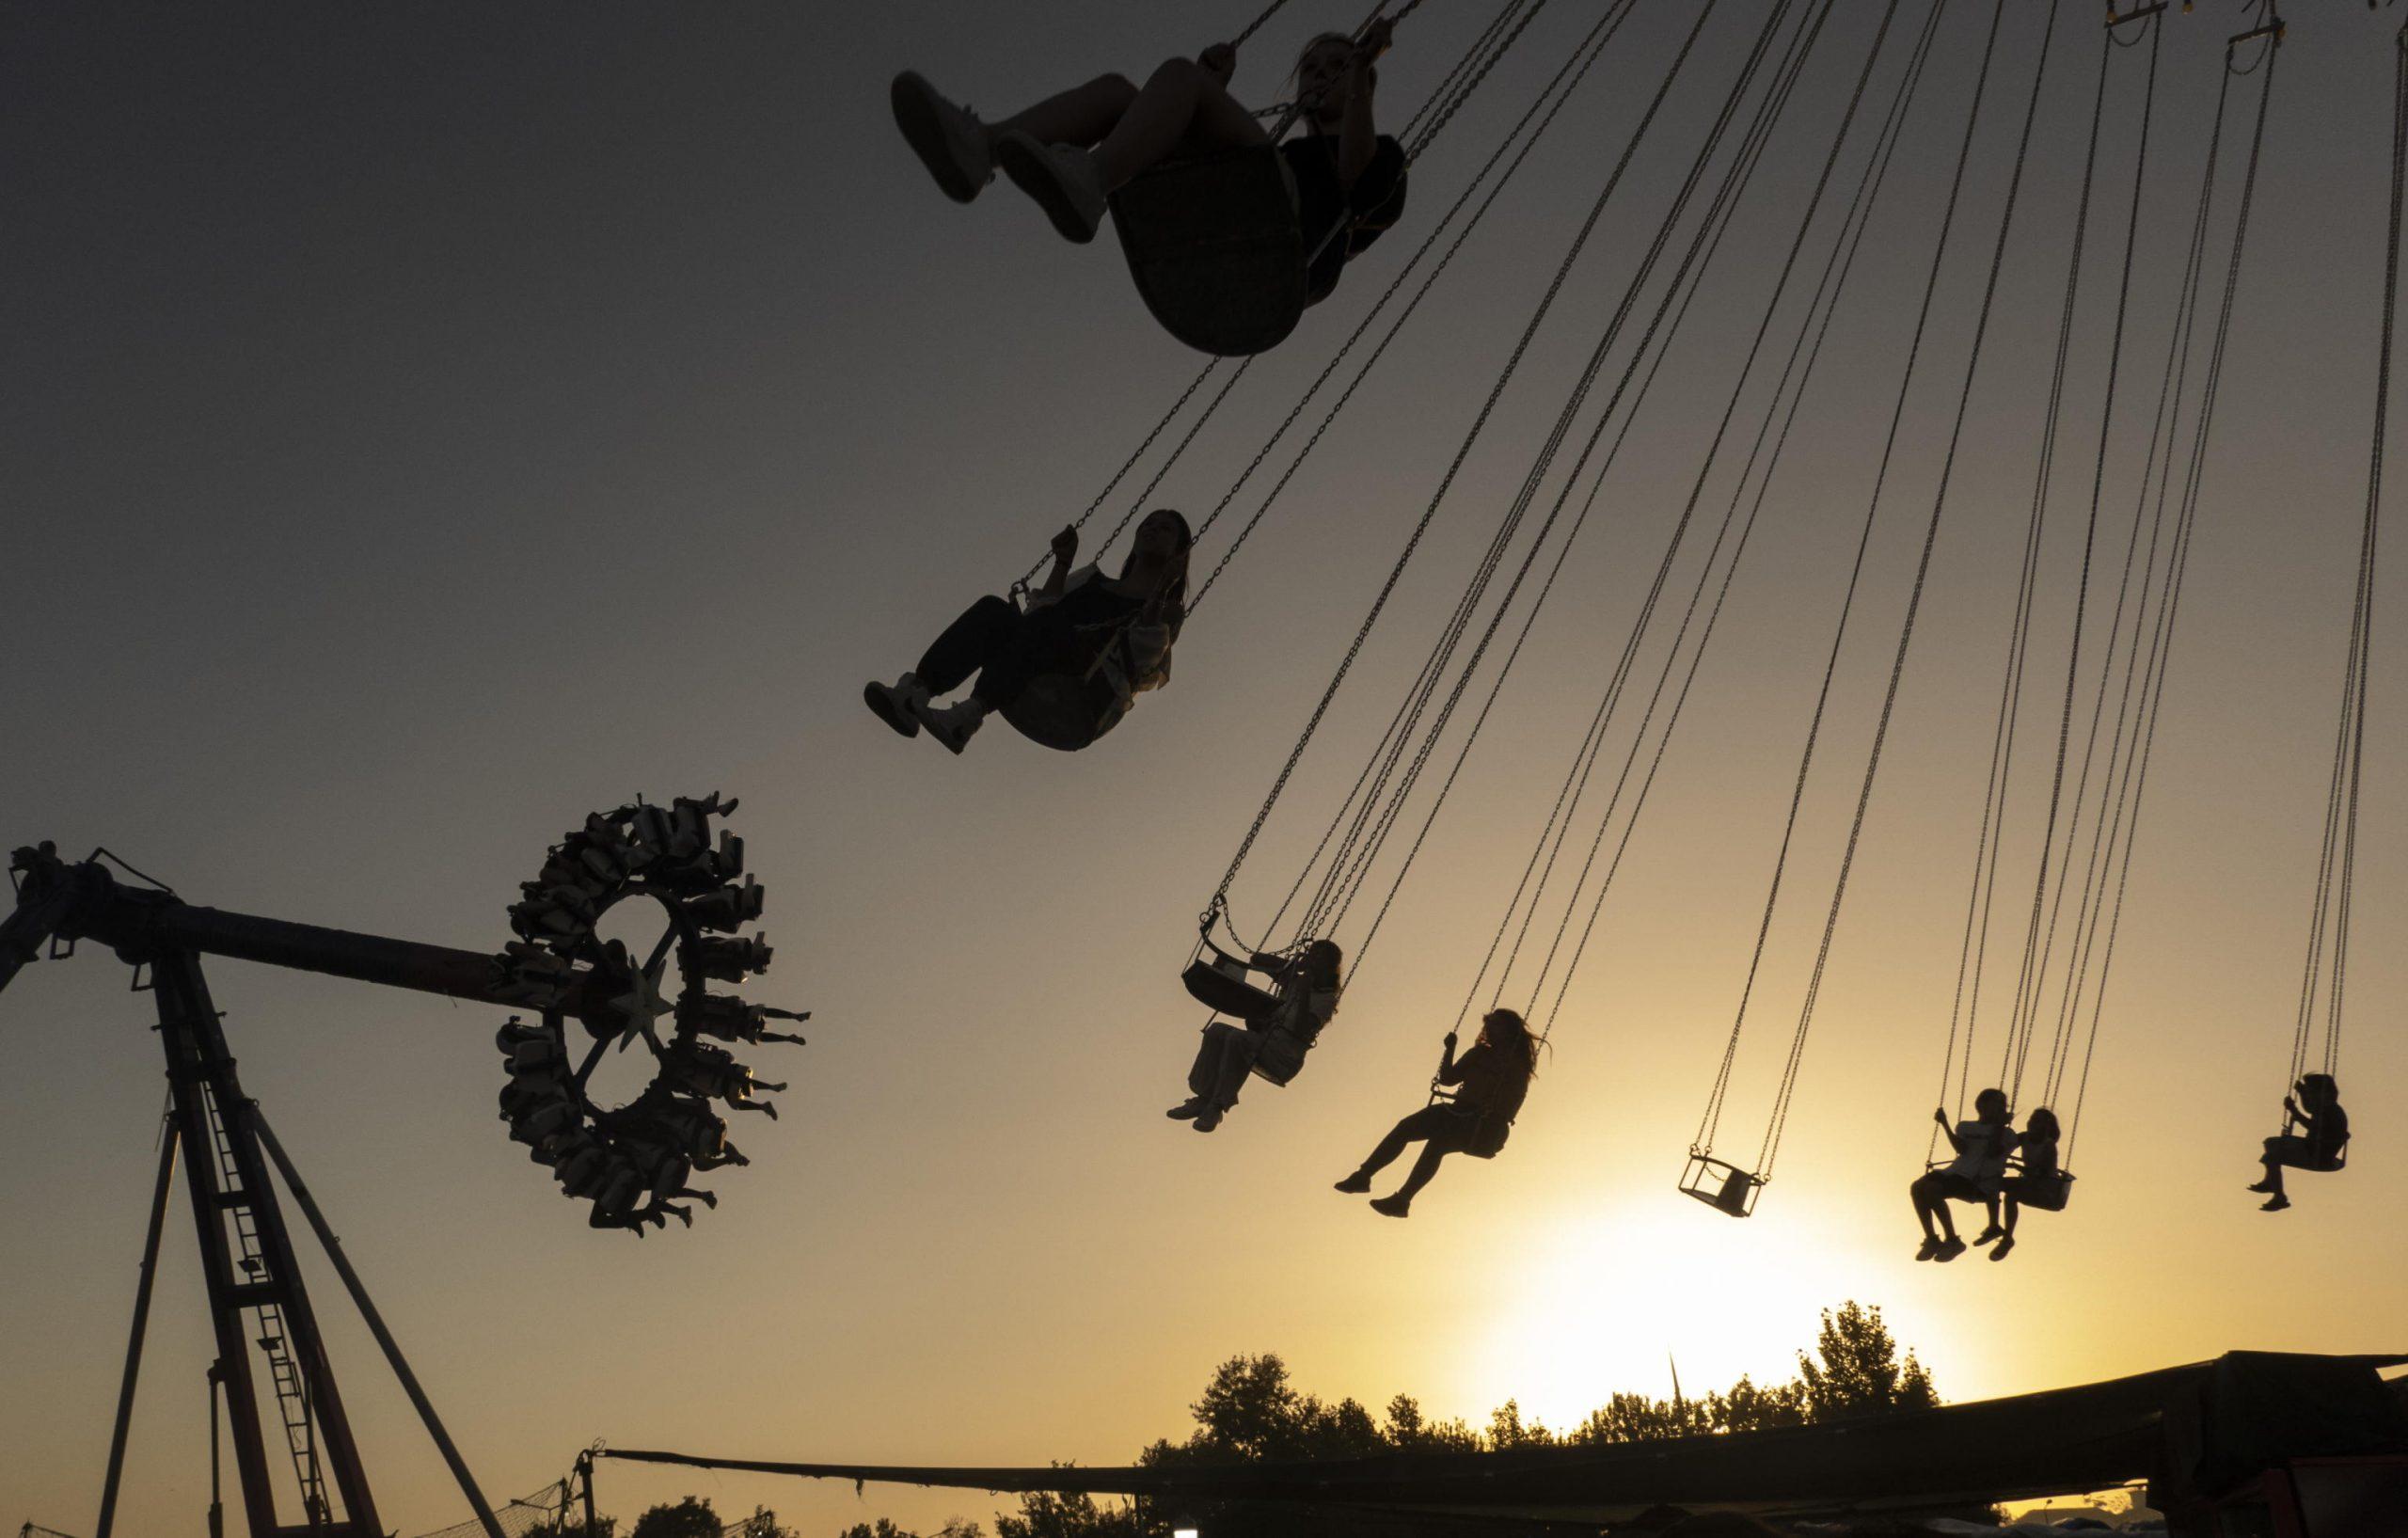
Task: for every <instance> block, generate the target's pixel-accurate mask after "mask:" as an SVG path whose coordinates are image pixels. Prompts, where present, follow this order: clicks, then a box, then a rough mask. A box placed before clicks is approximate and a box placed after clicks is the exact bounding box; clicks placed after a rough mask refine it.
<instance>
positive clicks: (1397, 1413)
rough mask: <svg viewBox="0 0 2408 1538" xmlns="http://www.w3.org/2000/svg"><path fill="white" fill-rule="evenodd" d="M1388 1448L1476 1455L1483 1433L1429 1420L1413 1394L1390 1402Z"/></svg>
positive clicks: (1452, 1422) (1453, 1422) (1450, 1422)
mask: <svg viewBox="0 0 2408 1538" xmlns="http://www.w3.org/2000/svg"><path fill="white" fill-rule="evenodd" d="M1387 1442H1388V1445H1389V1446H1390V1447H1392V1448H1394V1449H1396V1451H1399V1452H1477V1451H1480V1448H1481V1440H1480V1433H1478V1432H1476V1431H1474V1430H1472V1429H1471V1428H1470V1427H1469V1426H1466V1425H1465V1424H1464V1423H1463V1422H1462V1421H1461V1420H1429V1419H1424V1418H1423V1416H1422V1414H1421V1403H1420V1402H1419V1401H1418V1400H1416V1399H1415V1398H1414V1397H1413V1396H1412V1395H1410V1394H1399V1395H1397V1396H1396V1398H1394V1399H1392V1400H1390V1401H1388V1423H1387Z"/></svg>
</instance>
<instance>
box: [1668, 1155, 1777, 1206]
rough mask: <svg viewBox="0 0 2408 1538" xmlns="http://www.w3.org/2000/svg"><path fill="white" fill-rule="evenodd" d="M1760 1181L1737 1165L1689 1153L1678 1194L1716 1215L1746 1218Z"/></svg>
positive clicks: (1753, 1204)
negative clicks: (1707, 1208)
mask: <svg viewBox="0 0 2408 1538" xmlns="http://www.w3.org/2000/svg"><path fill="white" fill-rule="evenodd" d="M1763 1187H1764V1181H1760V1180H1758V1179H1756V1177H1755V1176H1753V1175H1751V1174H1750V1173H1749V1172H1748V1171H1746V1170H1744V1169H1741V1168H1740V1167H1739V1166H1738V1165H1735V1164H1732V1163H1731V1162H1730V1161H1728V1160H1725V1159H1717V1158H1715V1157H1713V1156H1712V1155H1710V1154H1703V1153H1692V1154H1690V1155H1689V1162H1688V1165H1687V1168H1685V1169H1684V1170H1682V1172H1681V1192H1682V1194H1683V1195H1685V1196H1691V1197H1696V1198H1697V1199H1698V1200H1700V1201H1702V1202H1703V1203H1705V1204H1706V1205H1707V1206H1708V1207H1711V1208H1713V1209H1714V1210H1715V1211H1716V1212H1718V1213H1729V1214H1730V1215H1731V1216H1733V1217H1746V1216H1748V1215H1749V1214H1750V1213H1753V1212H1754V1211H1755V1210H1756V1193H1757V1192H1758V1191H1759V1190H1761V1189H1763Z"/></svg>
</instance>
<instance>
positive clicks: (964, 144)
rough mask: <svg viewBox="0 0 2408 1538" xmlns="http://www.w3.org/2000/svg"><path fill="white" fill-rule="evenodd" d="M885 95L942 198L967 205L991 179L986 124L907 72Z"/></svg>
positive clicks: (992, 169) (993, 164)
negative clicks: (941, 193)
mask: <svg viewBox="0 0 2408 1538" xmlns="http://www.w3.org/2000/svg"><path fill="white" fill-rule="evenodd" d="M886 94H887V101H888V103H889V104H890V105H892V106H893V107H894V109H895V127H897V128H899V129H901V130H902V131H903V138H904V141H905V142H906V143H908V144H910V145H911V151H912V153H914V154H916V155H918V156H919V157H920V164H921V165H923V166H927V168H928V174H929V175H930V176H932V177H934V178H936V182H937V185H938V186H939V187H941V188H943V190H944V195H945V196H946V197H947V198H952V199H953V200H954V201H955V202H957V203H966V202H968V201H970V200H971V199H972V198H975V197H977V196H978V192H979V189H980V188H982V187H984V186H986V184H987V183H988V182H992V181H993V180H994V179H995V160H994V157H993V156H992V155H991V154H990V153H989V152H988V151H987V128H986V125H985V124H983V123H981V122H980V121H979V120H978V118H977V115H976V114H974V113H973V112H972V111H971V110H970V109H969V108H968V107H960V106H956V105H954V104H953V103H951V102H948V101H946V100H945V99H944V98H943V97H942V96H940V95H938V94H937V88H936V87H934V86H931V85H929V84H928V83H927V80H925V79H924V78H922V77H921V76H920V75H919V74H917V73H915V72H914V71H910V70H906V71H903V72H902V73H901V74H898V75H896V76H895V84H894V85H892V86H890V87H887V93H886Z"/></svg>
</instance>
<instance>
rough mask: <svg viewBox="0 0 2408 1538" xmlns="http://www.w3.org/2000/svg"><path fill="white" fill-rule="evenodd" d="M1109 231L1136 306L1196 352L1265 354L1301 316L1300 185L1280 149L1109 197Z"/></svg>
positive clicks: (1230, 154) (1169, 171)
mask: <svg viewBox="0 0 2408 1538" xmlns="http://www.w3.org/2000/svg"><path fill="white" fill-rule="evenodd" d="M1112 227H1113V229H1115V230H1117V231H1119V235H1120V251H1121V255H1122V256H1124V257H1125V258H1127V259H1128V262H1129V277H1130V279H1131V280H1132V281H1133V282H1134V283H1135V284H1136V286H1137V296H1138V297H1139V298H1140V299H1143V300H1144V301H1145V302H1146V308H1147V309H1149V310H1150V311H1151V312H1152V314H1153V317H1154V319H1155V321H1156V322H1158V323H1159V324H1160V325H1162V328H1163V329H1164V330H1165V331H1167V332H1169V333H1170V334H1171V335H1172V336H1173V337H1175V338H1177V339H1178V340H1179V341H1183V342H1185V343H1186V344H1187V345H1188V346H1190V347H1193V348H1196V350H1197V351H1199V352H1206V353H1211V354H1213V355H1214V356H1216V357H1246V356H1248V355H1250V354H1254V353H1260V352H1267V351H1269V350H1270V349H1271V348H1274V347H1276V346H1277V345H1279V343H1280V342H1282V341H1286V340H1287V338H1288V333H1289V332H1291V331H1293V330H1294V329H1295V328H1296V322H1297V321H1298V320H1300V319H1301V318H1302V317H1303V315H1304V313H1305V305H1306V301H1307V290H1306V271H1305V269H1306V259H1307V251H1306V250H1305V239H1304V234H1303V232H1302V231H1301V230H1299V229H1298V228H1297V219H1296V188H1295V180H1294V178H1293V176H1292V175H1291V173H1290V172H1289V169H1288V159H1287V157H1286V156H1285V155H1283V154H1281V153H1280V152H1279V150H1278V147H1277V146H1275V145H1269V144H1265V145H1256V146H1250V147H1247V148H1244V149H1239V150H1226V151H1217V152H1215V153H1212V154H1207V155H1197V156H1195V157H1194V158H1192V159H1187V160H1175V161H1169V162H1165V163H1164V164H1163V165H1160V166H1155V167H1154V168H1153V169H1151V170H1149V171H1147V172H1145V173H1144V174H1142V175H1140V176H1138V177H1135V178H1134V179H1133V180H1132V181H1130V182H1128V183H1127V184H1126V185H1125V186H1123V187H1121V188H1120V190H1119V191H1117V192H1116V193H1114V194H1113V195H1112Z"/></svg>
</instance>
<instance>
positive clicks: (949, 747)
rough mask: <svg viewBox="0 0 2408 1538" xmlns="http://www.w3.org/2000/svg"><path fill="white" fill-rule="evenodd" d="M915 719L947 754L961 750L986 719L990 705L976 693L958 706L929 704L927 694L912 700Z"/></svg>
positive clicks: (912, 713) (912, 712) (912, 711)
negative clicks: (982, 700)
mask: <svg viewBox="0 0 2408 1538" xmlns="http://www.w3.org/2000/svg"><path fill="white" fill-rule="evenodd" d="M911 715H912V717H913V719H915V720H917V721H919V723H920V724H921V725H923V726H925V727H927V729H928V735H929V736H930V737H935V738H936V739H937V740H938V741H939V742H942V743H943V744H944V746H945V751H946V752H947V753H959V752H960V751H961V750H962V749H963V748H964V747H966V746H967V745H968V744H969V741H970V738H971V737H972V736H973V735H974V734H975V733H976V732H977V730H978V725H979V723H980V722H981V721H985V720H986V719H987V706H985V705H983V704H982V703H980V701H979V700H978V698H977V696H975V695H973V696H972V697H970V698H969V699H966V700H963V701H961V702H960V703H959V704H958V705H930V704H929V703H928V697H927V695H926V694H923V695H921V696H920V697H919V698H917V699H915V700H913V701H911Z"/></svg>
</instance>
